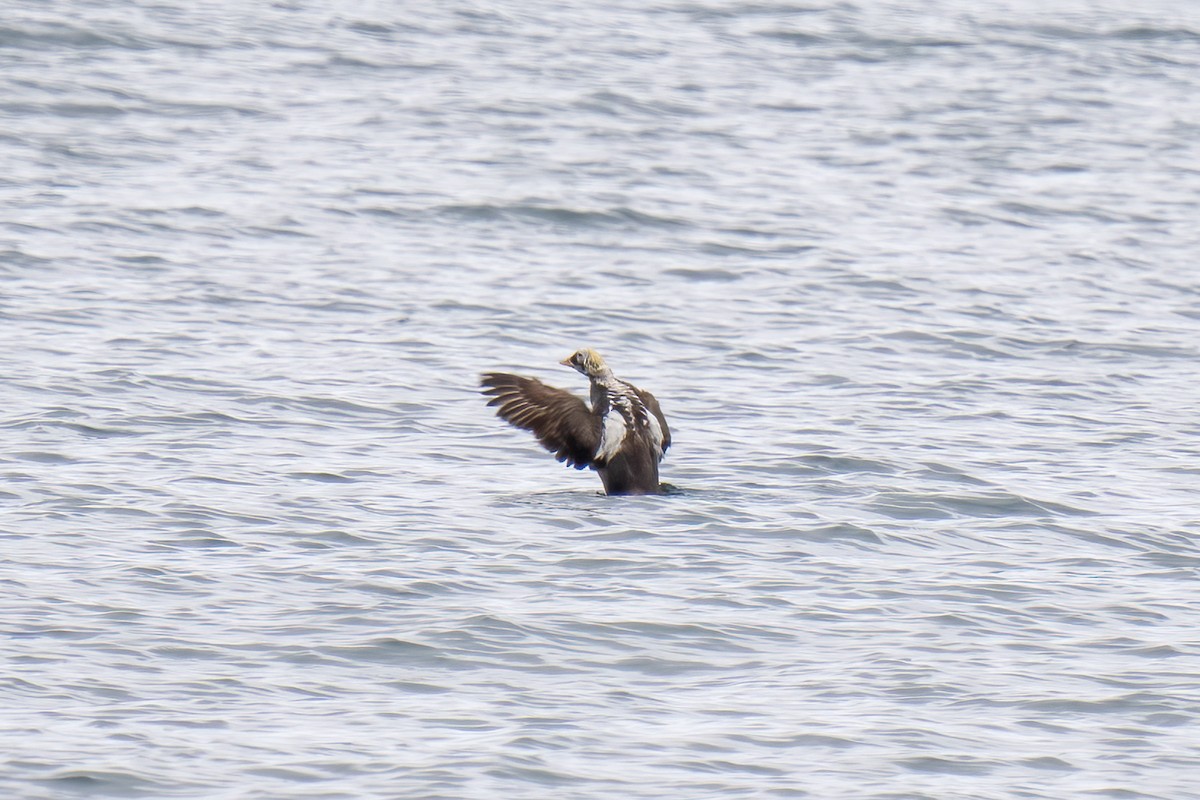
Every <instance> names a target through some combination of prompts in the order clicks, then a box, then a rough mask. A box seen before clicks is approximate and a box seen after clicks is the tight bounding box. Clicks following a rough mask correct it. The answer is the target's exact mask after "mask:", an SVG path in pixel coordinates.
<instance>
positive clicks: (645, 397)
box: [630, 386, 671, 453]
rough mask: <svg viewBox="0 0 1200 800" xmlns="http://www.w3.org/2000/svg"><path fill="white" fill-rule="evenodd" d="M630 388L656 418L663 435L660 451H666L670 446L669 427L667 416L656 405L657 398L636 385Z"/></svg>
mask: <svg viewBox="0 0 1200 800" xmlns="http://www.w3.org/2000/svg"><path fill="white" fill-rule="evenodd" d="M630 388H632V389H633V391H634V392H635V393H637V396H638V398H639V399H641V401H642V402H643V403H645V404H646V408H648V409H650V413H651V414H653V415H654V418H655V419H657V420H658V424H659V426H660V427H661V428H662V435H663V441H662V451H663V452H664V453H666V452H667V448H668V447H670V446H671V429H670V428H668V427H667V418H666V417H664V416H663V413H662V408H661V407H660V406H659V405H658V398H656V397H655V396H654V395H652V394H650V393H649V392H647V391H646V390H645V389H639V388H637V387H636V386H631V387H630Z"/></svg>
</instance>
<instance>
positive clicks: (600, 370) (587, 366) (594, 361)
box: [558, 347, 608, 378]
mask: <svg viewBox="0 0 1200 800" xmlns="http://www.w3.org/2000/svg"><path fill="white" fill-rule="evenodd" d="M558 363H560V364H562V365H563V366H565V367H571V368H572V369H574V370H577V371H578V372H581V373H583V374H584V375H586V376H588V377H589V378H599V377H600V376H601V375H604V374H605V373H606V372H608V365H607V364H605V363H604V359H603V358H601V357H600V354H599V353H597V352H596V351H595V350H593V349H591V348H590V347H585V348H583V349H582V350H576V351H575V352H574V353H573V354H571V355H570V356H568V357H567V358H564V359H563V360H562V361H560V362H558Z"/></svg>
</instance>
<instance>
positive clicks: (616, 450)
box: [481, 350, 671, 494]
mask: <svg viewBox="0 0 1200 800" xmlns="http://www.w3.org/2000/svg"><path fill="white" fill-rule="evenodd" d="M561 363H562V364H565V365H566V366H569V367H573V368H574V369H576V370H577V371H579V372H581V373H583V374H584V375H586V376H587V377H588V380H590V381H591V385H592V389H591V395H590V400H591V407H590V408H589V407H588V405H587V403H585V402H584V401H583V400H581V399H579V398H578V397H576V396H575V395H573V394H571V393H570V392H568V391H565V390H563V389H556V388H554V387H553V386H547V385H546V384H544V383H542V382H541V381H539V380H537V379H536V378H524V377H521V376H520V375H509V374H507V373H503V372H489V373H487V374H485V375H484V376H483V378H482V380H481V384H482V386H483V393H484V394H486V395H489V396H490V397H491V398H492V399H491V400H489V401H488V405H489V406H498V408H497V409H496V414H497V416H499V417H500V418H501V419H503V420H505V421H506V422H508V423H510V424H512V425H515V426H516V427H518V428H523V429H525V430H527V431H532V432H533V434H534V435H535V436H536V437H537V438H538V441H539V442H541V443H542V446H544V447H545V448H546V449H547V450H550V451H551V452H553V453H554V455H555V458H557V459H558V460H559V461H565V462H566V463H567V464H568V465H569V466H572V467H575V468H576V469H583V468H585V467H591V468H592V469H594V470H596V472H598V473H599V474H600V480H601V481H603V482H604V491H605V493H606V494H657V493H658V492H659V491H660V487H659V483H658V462H659V461H661V460H662V457H663V453H665V452H666V450H667V448H668V447H670V446H671V431H670V429H669V428H668V427H667V420H666V419H665V418H664V417H663V413H662V409H661V408H659V405H658V400H656V399H655V398H654V395H652V394H650V393H649V392H647V391H644V390H642V389H639V388H637V387H636V386H634V385H633V384H631V383H629V382H628V381H623V380H621V379H619V378H617V376H615V375H613V373H612V370H611V369H609V368H608V365H607V364H605V363H604V360H603V359H602V358H600V355H599V354H598V353H597V352H596V351H594V350H580V351H578V352H576V353H575V354H574V355H572V356H571V357H570V358H567V359H564V360H563V361H562V362H561Z"/></svg>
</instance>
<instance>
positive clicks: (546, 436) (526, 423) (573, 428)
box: [479, 372, 601, 469]
mask: <svg viewBox="0 0 1200 800" xmlns="http://www.w3.org/2000/svg"><path fill="white" fill-rule="evenodd" d="M479 383H480V386H482V387H483V389H482V391H483V393H484V394H486V395H489V396H490V397H491V398H492V399H491V400H489V401H488V405H489V406H498V408H497V409H496V416H498V417H500V418H501V419H503V420H504V421H505V422H507V423H509V424H510V425H515V426H516V427H518V428H522V429H524V430H527V431H532V432H533V435H534V436H536V437H537V439H538V441H539V442H541V443H542V446H543V447H545V448H546V449H547V450H549V451H550V452H552V453H554V457H555V458H557V459H558V460H559V461H565V462H567V464H568V465H570V466H572V467H575V469H583V468H584V467H587V466H591V463H592V456H594V455H595V454H596V449H597V448H598V447H599V446H600V426H601V421H600V418H599V417H597V416H596V415H595V414H593V413H592V412H591V410H590V409H589V408H588V407H587V404H586V403H584V402H583V401H582V400H580V399H579V398H578V397H576V396H575V395H573V394H571V393H570V392H568V391H566V390H564V389H555V388H554V387H553V386H547V385H546V384H544V383H542V382H541V381H539V380H537V379H536V378H523V377H521V376H520V375H508V374H506V373H503V372H489V373H487V374H485V375H483V376H482V377H481V379H480V382H479Z"/></svg>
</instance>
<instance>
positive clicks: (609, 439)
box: [595, 404, 629, 462]
mask: <svg viewBox="0 0 1200 800" xmlns="http://www.w3.org/2000/svg"><path fill="white" fill-rule="evenodd" d="M628 433H629V426H628V425H626V424H625V417H624V416H623V415H622V414H621V412H620V410H619V409H618V408H617V407H616V405H615V404H614V405H613V406H612V407H611V408H609V409H608V413H607V414H605V415H604V428H603V429H602V430H601V431H600V447H599V448H598V449H597V450H596V459H595V460H596V461H600V462H606V461H608V460H609V459H610V458H612V457H613V456H614V455H616V453H617V450H619V449H620V448H621V444H622V443H623V442H624V441H625V436H626V434H628Z"/></svg>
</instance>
